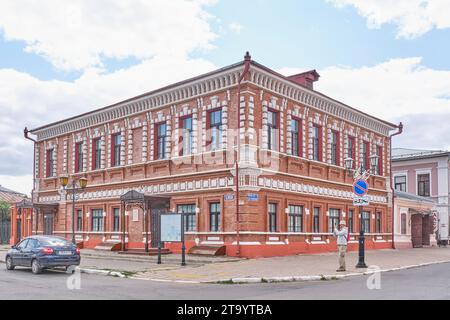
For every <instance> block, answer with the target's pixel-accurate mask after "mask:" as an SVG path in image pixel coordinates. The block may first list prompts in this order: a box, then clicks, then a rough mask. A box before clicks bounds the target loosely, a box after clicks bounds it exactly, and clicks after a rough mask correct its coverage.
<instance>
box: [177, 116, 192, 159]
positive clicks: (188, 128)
mask: <svg viewBox="0 0 450 320" xmlns="http://www.w3.org/2000/svg"><path fill="white" fill-rule="evenodd" d="M180 125H181V131H182V133H181V137H180V139H181V141H180V142H181V149H180V156H185V155H188V154H192V150H193V141H194V130H193V129H192V128H193V126H192V117H185V118H182V119H181V124H180Z"/></svg>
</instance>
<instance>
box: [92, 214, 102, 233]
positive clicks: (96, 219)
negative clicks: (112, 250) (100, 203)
mask: <svg viewBox="0 0 450 320" xmlns="http://www.w3.org/2000/svg"><path fill="white" fill-rule="evenodd" d="M103 230H104V228H103V210H102V209H94V210H92V231H103Z"/></svg>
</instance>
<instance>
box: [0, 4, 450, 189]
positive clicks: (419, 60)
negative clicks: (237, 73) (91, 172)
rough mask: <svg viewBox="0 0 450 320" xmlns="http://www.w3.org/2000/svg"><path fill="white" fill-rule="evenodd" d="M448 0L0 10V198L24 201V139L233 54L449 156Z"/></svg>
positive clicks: (222, 62)
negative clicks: (0, 189)
mask: <svg viewBox="0 0 450 320" xmlns="http://www.w3.org/2000/svg"><path fill="white" fill-rule="evenodd" d="M449 12H450V1H448V0H396V1H391V0H314V1H311V0H278V1H275V0H251V1H238V0H189V1H188V0H171V1H165V0H96V1H89V0H66V1H60V0H40V1H34V0H0V135H1V137H2V138H1V139H0V185H3V186H5V187H9V188H11V189H14V190H17V191H20V192H24V193H27V194H29V193H30V191H31V189H32V172H33V144H32V142H31V141H28V140H25V139H24V138H23V129H24V127H28V128H35V127H37V126H40V125H43V124H47V123H49V122H52V121H56V120H61V119H64V118H67V117H70V116H73V115H77V114H80V113H82V112H86V111H89V110H93V109H96V108H98V107H102V106H105V105H108V104H111V103H114V102H118V101H120V100H123V99H126V98H129V97H132V96H134V95H138V94H141V93H143V92H146V91H150V90H152V89H156V88H158V87H161V86H164V85H167V84H170V83H173V82H176V81H180V80H183V79H186V78H189V77H193V76H196V75H199V74H202V73H205V72H208V71H212V70H214V69H217V68H220V67H224V66H226V65H229V64H232V63H235V62H238V61H241V60H242V59H243V56H244V53H245V51H247V50H248V51H250V54H251V55H252V58H253V59H254V60H256V61H258V62H259V63H262V64H264V65H266V66H267V67H269V68H271V69H274V70H276V71H279V72H281V73H282V74H285V75H291V74H294V73H297V72H300V71H305V70H310V69H316V70H317V71H318V72H319V74H320V75H321V77H320V80H319V81H318V82H317V83H316V84H315V89H316V90H318V91H320V92H323V93H325V94H327V95H328V96H331V97H333V98H335V99H337V100H340V101H342V102H344V103H346V104H349V105H351V106H353V107H355V108H358V109H360V110H362V111H365V112H367V113H369V114H372V115H374V116H377V117H380V118H382V119H385V120H387V121H390V122H393V123H399V122H400V121H402V122H403V124H404V125H405V128H404V133H403V134H402V135H400V136H398V137H396V138H395V140H394V146H396V147H405V148H416V149H450V139H447V138H446V137H450V126H448V125H447V122H448V121H449V120H450V110H449V108H450V59H449V58H448V57H450V14H448V13H449Z"/></svg>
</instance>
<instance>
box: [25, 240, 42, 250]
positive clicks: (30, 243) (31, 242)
mask: <svg viewBox="0 0 450 320" xmlns="http://www.w3.org/2000/svg"><path fill="white" fill-rule="evenodd" d="M40 246H41V244H40V242H39V241H38V240H36V239H29V240H28V244H27V249H36V248H39V247H40Z"/></svg>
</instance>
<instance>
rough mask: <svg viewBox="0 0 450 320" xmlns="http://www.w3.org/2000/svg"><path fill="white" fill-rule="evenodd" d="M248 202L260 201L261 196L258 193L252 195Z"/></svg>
mask: <svg viewBox="0 0 450 320" xmlns="http://www.w3.org/2000/svg"><path fill="white" fill-rule="evenodd" d="M247 200H248V201H258V200H259V195H258V194H256V193H250V194H248V195H247Z"/></svg>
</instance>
